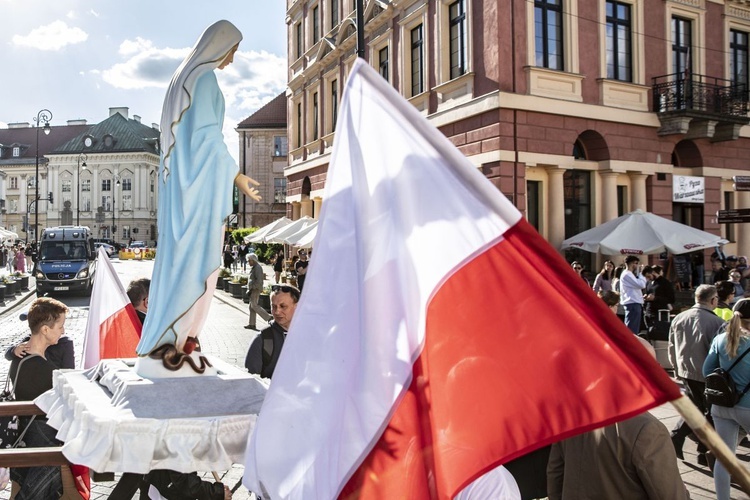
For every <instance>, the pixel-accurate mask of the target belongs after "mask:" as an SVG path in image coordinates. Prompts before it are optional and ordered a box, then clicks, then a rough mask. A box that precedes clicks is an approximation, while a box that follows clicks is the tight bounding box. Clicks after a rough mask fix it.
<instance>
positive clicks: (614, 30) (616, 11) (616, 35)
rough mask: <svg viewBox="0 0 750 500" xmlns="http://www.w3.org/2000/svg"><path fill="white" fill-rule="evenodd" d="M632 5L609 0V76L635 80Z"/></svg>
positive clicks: (617, 78) (616, 78)
mask: <svg viewBox="0 0 750 500" xmlns="http://www.w3.org/2000/svg"><path fill="white" fill-rule="evenodd" d="M631 36H632V25H631V17H630V5H629V4H626V3H622V2H613V1H608V2H607V78H610V79H613V80H621V81H624V82H631V81H633V62H632V42H631Z"/></svg>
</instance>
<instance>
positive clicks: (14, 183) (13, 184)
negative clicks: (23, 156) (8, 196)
mask: <svg viewBox="0 0 750 500" xmlns="http://www.w3.org/2000/svg"><path fill="white" fill-rule="evenodd" d="M10 188H11V189H18V177H11V178H10Z"/></svg>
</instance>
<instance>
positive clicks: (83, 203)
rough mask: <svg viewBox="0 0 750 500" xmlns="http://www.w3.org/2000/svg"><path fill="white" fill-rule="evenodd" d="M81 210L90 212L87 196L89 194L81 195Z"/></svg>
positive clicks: (89, 200) (89, 202) (89, 199)
mask: <svg viewBox="0 0 750 500" xmlns="http://www.w3.org/2000/svg"><path fill="white" fill-rule="evenodd" d="M81 210H83V211H84V212H91V198H89V195H84V196H81Z"/></svg>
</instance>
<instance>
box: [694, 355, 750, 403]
mask: <svg viewBox="0 0 750 500" xmlns="http://www.w3.org/2000/svg"><path fill="white" fill-rule="evenodd" d="M748 352H750V347H748V348H747V349H745V352H743V353H742V355H741V356H740V357H738V358H737V359H736V360H735V361H734V363H732V366H730V367H729V368H727V369H726V370H725V369H723V368H721V367H720V368H717V369H715V370H714V371H713V372H711V373H709V374H708V375H707V376H706V388H705V390H704V392H703V394H704V395H705V397H706V402H707V403H711V404H712V405H717V406H724V407H726V408H732V407H733V406H734V405H736V404H737V403H739V401H740V399H742V396H744V395H745V393H746V392H747V391H748V389H750V384H749V385H748V386H747V387H745V390H744V391H742V392H737V384H735V383H734V379H733V378H732V376H731V375H730V374H729V371H730V370H731V369H732V368H734V365H736V364H737V363H739V362H740V360H741V359H742V358H744V357H745V355H746V354H747V353H748Z"/></svg>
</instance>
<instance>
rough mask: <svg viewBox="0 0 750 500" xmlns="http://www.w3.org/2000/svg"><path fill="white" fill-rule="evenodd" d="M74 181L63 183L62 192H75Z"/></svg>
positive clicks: (66, 180) (64, 181)
mask: <svg viewBox="0 0 750 500" xmlns="http://www.w3.org/2000/svg"><path fill="white" fill-rule="evenodd" d="M72 186H73V181H72V180H70V179H64V180H63V181H62V192H63V193H70V192H72V191H73V189H72Z"/></svg>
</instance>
